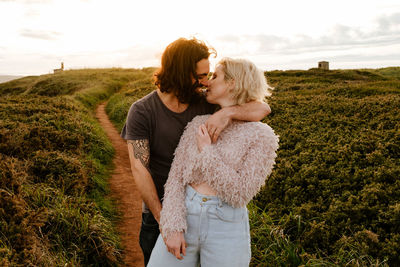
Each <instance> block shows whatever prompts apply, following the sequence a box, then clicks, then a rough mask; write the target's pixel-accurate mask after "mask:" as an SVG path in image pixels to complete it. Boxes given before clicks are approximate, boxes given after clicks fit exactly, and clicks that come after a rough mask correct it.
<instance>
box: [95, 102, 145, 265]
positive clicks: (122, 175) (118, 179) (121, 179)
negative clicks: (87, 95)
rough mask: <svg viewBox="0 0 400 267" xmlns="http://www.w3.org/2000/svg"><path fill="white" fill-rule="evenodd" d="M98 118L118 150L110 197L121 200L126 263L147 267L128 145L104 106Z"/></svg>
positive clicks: (140, 203)
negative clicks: (140, 242) (141, 241)
mask: <svg viewBox="0 0 400 267" xmlns="http://www.w3.org/2000/svg"><path fill="white" fill-rule="evenodd" d="M96 117H97V119H98V120H99V122H100V125H101V126H102V127H103V129H104V130H105V132H106V133H107V136H108V138H109V139H110V140H111V143H112V145H113V146H114V148H115V157H114V160H113V163H114V166H115V170H114V172H113V174H112V177H111V178H110V180H109V182H110V187H111V194H112V196H113V197H115V198H116V199H117V200H118V209H119V210H120V211H121V212H122V214H123V216H122V220H121V222H120V223H119V225H118V230H119V231H120V233H121V238H122V245H123V247H124V260H125V263H126V266H132V267H141V266H144V263H143V254H142V250H141V248H140V246H139V230H140V223H141V220H142V218H141V215H142V200H141V198H140V195H139V192H138V191H137V188H136V185H135V183H134V180H133V177H132V173H131V169H130V163H129V155H128V150H127V148H126V142H125V141H124V140H123V139H122V138H121V137H120V136H119V133H118V131H117V130H116V129H115V127H114V125H112V123H111V122H110V120H109V119H108V116H107V114H106V112H105V103H103V104H100V105H99V106H98V107H97V109H96Z"/></svg>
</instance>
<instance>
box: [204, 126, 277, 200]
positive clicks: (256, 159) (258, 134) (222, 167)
mask: <svg viewBox="0 0 400 267" xmlns="http://www.w3.org/2000/svg"><path fill="white" fill-rule="evenodd" d="M258 126H259V125H258ZM243 134H244V135H250V137H249V138H250V140H249V142H242V143H235V144H232V146H235V145H237V146H239V148H240V149H238V150H237V151H240V152H239V153H240V156H241V159H242V160H241V161H240V164H239V165H237V164H236V165H235V166H234V165H233V164H231V163H230V160H229V158H226V156H224V155H221V154H220V152H219V150H217V149H216V146H215V145H213V144H212V145H208V146H205V147H204V148H203V151H202V152H201V155H200V156H201V157H200V159H199V161H198V163H197V168H198V169H199V171H200V172H201V173H202V174H203V176H204V178H205V180H206V181H207V183H208V184H209V185H210V186H211V187H212V188H213V189H214V190H216V192H217V195H218V196H219V197H220V198H221V199H222V200H223V201H225V202H227V203H229V204H230V205H232V206H233V207H244V206H245V205H247V203H248V202H249V201H250V200H251V199H252V198H253V197H254V196H255V195H256V194H257V193H258V191H259V190H260V187H261V186H263V185H264V184H265V180H266V179H267V177H268V176H269V175H270V174H271V172H272V169H273V166H274V164H275V158H276V151H277V149H278V136H276V135H275V134H274V131H273V130H272V128H271V127H269V126H268V125H266V124H264V125H261V126H260V127H255V129H254V130H253V129H249V131H247V132H243ZM238 156H239V155H238Z"/></svg>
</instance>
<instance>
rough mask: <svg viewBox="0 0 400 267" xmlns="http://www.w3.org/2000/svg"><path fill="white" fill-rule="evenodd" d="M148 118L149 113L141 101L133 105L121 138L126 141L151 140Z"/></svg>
mask: <svg viewBox="0 0 400 267" xmlns="http://www.w3.org/2000/svg"><path fill="white" fill-rule="evenodd" d="M148 116H149V113H148V112H146V111H145V108H144V106H143V104H142V103H141V102H140V101H137V102H135V103H133V104H132V106H131V107H130V109H129V111H128V115H127V116H126V122H125V125H124V127H123V128H122V131H121V137H122V138H123V139H125V140H139V139H150V129H149V128H150V127H149V118H148Z"/></svg>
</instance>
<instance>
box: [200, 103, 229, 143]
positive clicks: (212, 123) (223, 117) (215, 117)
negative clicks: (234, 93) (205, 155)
mask: <svg viewBox="0 0 400 267" xmlns="http://www.w3.org/2000/svg"><path fill="white" fill-rule="evenodd" d="M231 121H232V107H226V108H222V109H220V110H218V111H217V112H215V113H214V114H212V115H211V116H210V117H209V118H208V119H207V121H206V122H205V125H206V128H207V131H208V133H209V135H210V137H211V140H212V142H213V143H215V142H216V141H217V139H218V137H219V135H220V134H221V132H222V131H223V130H224V129H225V128H226V127H228V125H229V124H230V123H231Z"/></svg>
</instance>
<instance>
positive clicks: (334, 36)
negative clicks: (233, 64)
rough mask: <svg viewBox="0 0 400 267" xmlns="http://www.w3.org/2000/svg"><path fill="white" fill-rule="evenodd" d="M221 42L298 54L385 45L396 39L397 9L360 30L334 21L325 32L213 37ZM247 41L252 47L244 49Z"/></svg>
mask: <svg viewBox="0 0 400 267" xmlns="http://www.w3.org/2000/svg"><path fill="white" fill-rule="evenodd" d="M217 40H218V41H219V42H221V43H223V44H224V46H225V45H227V44H229V43H230V44H231V47H234V49H233V50H236V53H237V54H242V53H247V54H298V53H307V52H315V51H337V50H343V49H348V48H354V47H369V46H386V45H392V44H398V43H400V13H394V14H391V15H385V16H380V17H378V18H377V19H376V20H375V29H374V30H371V31H363V30H362V29H360V28H357V27H349V26H346V25H340V24H337V25H335V26H333V27H332V28H331V29H330V30H329V31H328V33H327V34H326V35H323V36H319V37H311V36H308V35H296V36H293V37H291V38H288V37H283V36H278V35H263V34H259V35H241V36H232V35H225V36H221V37H219V38H218V39H217ZM248 44H252V45H251V46H252V47H253V48H254V49H252V51H244V49H245V48H244V47H248Z"/></svg>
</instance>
